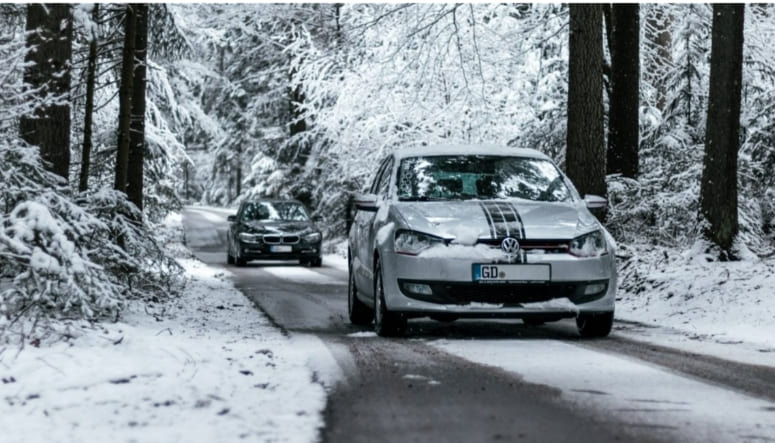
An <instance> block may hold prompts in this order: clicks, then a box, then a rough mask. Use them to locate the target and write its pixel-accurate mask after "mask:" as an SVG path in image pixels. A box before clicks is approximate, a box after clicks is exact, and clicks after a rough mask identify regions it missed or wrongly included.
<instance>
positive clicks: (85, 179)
mask: <svg viewBox="0 0 775 443" xmlns="http://www.w3.org/2000/svg"><path fill="white" fill-rule="evenodd" d="M99 11H100V5H99V3H95V4H94V6H93V9H92V21H93V22H94V23H95V26H96V23H97V22H98V21H99V14H100V12H99ZM96 72H97V32H96V29H92V34H91V39H90V40H89V60H88V62H87V65H86V106H85V109H84V121H83V145H82V147H81V174H80V176H79V180H78V190H79V191H81V192H83V191H85V190H87V189H88V188H89V168H90V167H91V149H92V121H93V118H94V87H95V82H96Z"/></svg>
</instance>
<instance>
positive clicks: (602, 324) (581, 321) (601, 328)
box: [576, 312, 614, 338]
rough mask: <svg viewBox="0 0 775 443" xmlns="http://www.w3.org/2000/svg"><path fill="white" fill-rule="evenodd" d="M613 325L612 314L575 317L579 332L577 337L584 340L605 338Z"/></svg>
mask: <svg viewBox="0 0 775 443" xmlns="http://www.w3.org/2000/svg"><path fill="white" fill-rule="evenodd" d="M613 325H614V313H613V312H601V313H597V314H579V316H578V317H576V327H577V328H578V330H579V335H581V336H582V337H584V338H599V337H606V336H608V334H610V333H611V328H612V327H613Z"/></svg>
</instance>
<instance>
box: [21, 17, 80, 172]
mask: <svg viewBox="0 0 775 443" xmlns="http://www.w3.org/2000/svg"><path fill="white" fill-rule="evenodd" d="M72 41H73V20H72V9H71V6H70V5H66V4H33V3H31V4H29V5H27V47H28V48H29V51H28V52H27V55H26V57H25V60H24V61H25V63H27V67H26V68H25V70H24V81H25V83H27V84H28V85H29V87H30V88H31V89H33V90H36V91H37V94H38V96H39V97H40V98H41V99H42V100H41V105H40V106H39V107H37V108H36V109H35V111H34V113H33V115H25V116H23V117H22V118H21V119H20V121H19V134H20V135H21V137H22V138H23V139H24V140H25V141H26V142H27V143H29V144H31V145H35V146H39V147H40V155H41V157H42V158H43V160H45V162H46V165H47V166H46V167H47V168H49V170H51V171H52V172H54V173H56V174H58V175H60V176H62V177H64V178H65V179H67V177H68V176H69V172H70V103H69V98H70V97H69V95H70V68H71V66H70V63H71V61H70V58H71V56H72Z"/></svg>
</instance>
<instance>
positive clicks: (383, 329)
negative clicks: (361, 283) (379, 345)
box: [374, 259, 406, 337]
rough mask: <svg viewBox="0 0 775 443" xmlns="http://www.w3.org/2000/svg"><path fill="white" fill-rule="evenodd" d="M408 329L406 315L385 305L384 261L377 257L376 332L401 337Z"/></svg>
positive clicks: (381, 334)
mask: <svg viewBox="0 0 775 443" xmlns="http://www.w3.org/2000/svg"><path fill="white" fill-rule="evenodd" d="M405 331H406V317H404V316H403V315H401V314H398V313H396V312H390V311H389V310H388V308H387V306H386V305H385V291H384V288H383V284H382V263H381V262H380V260H379V259H377V263H376V265H375V266H374V332H376V333H377V335H379V336H380V337H400V336H402V335H404V332H405Z"/></svg>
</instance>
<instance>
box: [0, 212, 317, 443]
mask: <svg viewBox="0 0 775 443" xmlns="http://www.w3.org/2000/svg"><path fill="white" fill-rule="evenodd" d="M170 221H171V226H172V227H173V228H174V229H178V230H179V229H180V220H179V217H178V219H177V220H175V219H171V220H170ZM170 247H173V248H177V249H178V250H179V251H180V254H181V255H184V256H182V257H181V258H179V261H180V263H181V264H182V265H183V266H184V268H185V271H186V273H187V275H188V277H190V279H191V280H190V283H189V284H188V286H187V288H186V290H185V292H184V293H183V295H182V296H181V297H180V299H178V300H176V302H174V303H173V304H172V305H169V306H164V307H159V306H157V307H155V308H151V312H150V313H151V314H153V309H163V310H164V312H158V314H159V315H158V316H155V315H149V313H148V312H146V310H145V309H144V308H142V307H141V306H139V305H134V306H132V308H131V309H130V310H129V312H127V313H126V314H125V315H124V316H123V318H122V319H121V321H119V322H117V323H109V324H103V325H100V326H99V327H97V328H96V329H95V328H93V327H87V326H86V325H81V326H80V327H78V326H76V332H77V335H78V337H76V338H73V339H71V340H68V341H67V342H58V343H54V344H50V343H44V344H42V345H41V347H39V348H35V347H32V346H27V347H26V348H25V349H24V351H23V352H21V353H18V352H17V350H16V349H5V350H4V351H3V352H2V354H0V380H1V381H2V383H0V399H2V401H0V429H2V433H1V436H0V441H2V442H4V443H10V442H38V441H45V442H57V441H62V442H99V441H103V442H104V441H114V442H130V441H142V442H176V441H180V442H215V441H238V440H240V439H243V438H244V439H246V441H273V442H305V443H306V442H311V441H315V440H316V439H317V435H318V430H319V428H320V427H322V426H323V421H322V417H321V412H322V410H323V408H324V407H325V401H326V393H325V388H324V387H323V386H322V385H321V383H320V382H318V381H315V380H316V378H317V377H318V375H317V374H314V373H313V372H312V370H311V369H309V368H310V367H311V366H322V367H325V366H326V365H325V364H320V363H314V364H310V362H309V361H308V360H309V359H310V356H315V355H324V354H325V352H326V351H325V348H324V346H323V345H322V344H321V343H320V342H319V340H316V339H315V338H314V337H304V336H300V337H294V338H289V337H286V336H284V335H283V334H282V333H281V332H279V331H278V330H277V329H276V328H274V327H273V326H272V325H271V324H270V322H269V321H268V320H267V319H266V318H265V317H264V316H263V315H262V314H261V313H260V312H258V311H257V310H256V309H255V308H253V307H252V305H251V303H250V302H249V301H248V300H247V299H246V298H245V297H244V296H243V295H242V294H240V293H239V292H238V291H236V290H235V289H234V288H233V286H232V285H231V283H230V282H229V280H228V275H226V274H224V273H223V272H222V271H219V270H216V269H214V268H210V267H207V266H205V265H204V264H202V263H201V262H199V261H197V260H195V259H193V258H192V257H190V254H189V255H188V256H185V254H186V251H185V249H184V248H182V246H181V245H170ZM321 348H323V349H321Z"/></svg>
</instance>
